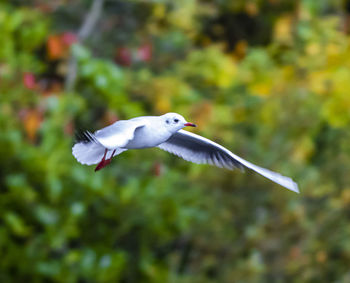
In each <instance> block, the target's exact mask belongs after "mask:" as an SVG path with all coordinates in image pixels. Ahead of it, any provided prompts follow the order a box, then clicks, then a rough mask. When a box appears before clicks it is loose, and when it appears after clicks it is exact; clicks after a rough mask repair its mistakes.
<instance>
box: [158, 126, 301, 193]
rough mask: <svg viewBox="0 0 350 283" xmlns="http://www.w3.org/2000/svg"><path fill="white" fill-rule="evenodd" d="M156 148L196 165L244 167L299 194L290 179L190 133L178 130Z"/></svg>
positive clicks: (296, 186) (229, 167) (228, 167)
mask: <svg viewBox="0 0 350 283" xmlns="http://www.w3.org/2000/svg"><path fill="white" fill-rule="evenodd" d="M158 147H159V148H161V149H163V150H165V151H168V152H170V153H172V154H175V155H177V156H179V157H181V158H183V159H185V160H187V161H190V162H194V163H197V164H201V163H208V164H212V165H215V166H217V167H224V168H227V169H230V170H233V169H234V168H240V169H244V167H246V168H249V169H251V170H253V171H255V172H257V173H259V174H260V175H262V176H264V177H266V178H268V179H270V180H271V181H273V182H275V183H277V184H279V185H281V186H283V187H285V188H287V189H289V190H291V191H294V192H297V193H299V189H298V185H297V183H295V182H294V181H293V180H292V179H291V178H289V177H285V176H282V175H281V174H279V173H276V172H273V171H270V170H268V169H265V168H262V167H259V166H257V165H254V164H252V163H250V162H248V161H246V160H244V159H243V158H241V157H239V156H237V155H235V154H233V153H232V152H231V151H229V150H228V149H226V148H225V147H223V146H221V145H219V144H217V143H215V142H213V141H211V140H209V139H206V138H204V137H201V136H199V135H196V134H193V133H191V132H187V131H184V130H180V131H178V132H176V133H175V134H174V135H172V136H171V137H170V138H169V139H168V140H167V141H166V142H164V143H162V144H160V145H158Z"/></svg>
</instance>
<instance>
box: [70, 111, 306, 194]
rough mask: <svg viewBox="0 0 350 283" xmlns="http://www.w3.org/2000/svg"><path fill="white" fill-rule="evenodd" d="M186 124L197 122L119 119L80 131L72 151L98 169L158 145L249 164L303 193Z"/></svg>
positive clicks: (204, 159) (230, 165) (197, 159)
mask: <svg viewBox="0 0 350 283" xmlns="http://www.w3.org/2000/svg"><path fill="white" fill-rule="evenodd" d="M184 127H196V125H195V124H193V123H189V122H187V121H186V120H185V118H184V117H182V116H181V115H180V114H177V113H167V114H164V115H162V116H142V117H136V118H133V119H130V120H119V121H117V122H115V123H114V124H112V125H110V126H107V127H105V128H103V129H101V130H98V131H96V132H94V133H91V132H89V131H85V132H83V133H82V134H80V135H79V136H78V139H77V142H76V143H75V144H74V146H73V148H72V153H73V156H74V157H75V158H76V159H77V161H78V162H80V163H81V164H86V165H93V164H97V167H96V168H95V171H98V170H100V169H102V168H104V167H106V166H107V165H108V164H110V162H111V160H112V158H113V157H114V156H116V155H118V154H121V153H122V152H124V151H126V150H128V149H142V148H150V147H158V148H160V149H162V150H165V151H168V152H170V153H172V154H175V155H177V156H179V157H181V158H183V159H185V160H187V161H190V162H193V163H197V164H202V163H207V164H211V165H214V166H217V167H221V168H227V169H230V170H233V169H234V168H239V169H241V170H243V169H244V168H248V169H251V170H253V171H255V172H257V173H259V174H260V175H262V176H264V177H266V178H268V179H270V180H271V181H273V182H275V183H277V184H279V185H281V186H283V187H285V188H287V189H289V190H291V191H294V192H296V193H299V189H298V185H297V183H295V182H294V181H293V180H292V179H291V178H289V177H285V176H282V175H281V174H279V173H275V172H272V171H270V170H268V169H265V168H262V167H259V166H257V165H254V164H252V163H250V162H248V161H246V160H244V159H243V158H241V157H239V156H237V155H235V154H233V153H232V152H231V151H229V150H228V149H226V148H225V147H223V146H221V145H219V144H217V143H215V142H213V141H211V140H209V139H206V138H204V137H202V136H199V135H196V134H194V133H191V132H188V131H185V130H183V128H184Z"/></svg>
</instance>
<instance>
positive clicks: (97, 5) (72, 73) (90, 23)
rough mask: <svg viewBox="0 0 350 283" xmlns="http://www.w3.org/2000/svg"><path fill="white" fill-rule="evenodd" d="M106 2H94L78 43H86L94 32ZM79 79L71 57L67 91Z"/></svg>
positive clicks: (80, 31) (97, 0) (75, 64)
mask: <svg viewBox="0 0 350 283" xmlns="http://www.w3.org/2000/svg"><path fill="white" fill-rule="evenodd" d="M103 3H104V0H93V2H92V4H91V8H90V11H89V13H88V14H87V15H86V17H85V19H84V22H83V24H82V26H81V27H80V29H79V31H78V42H83V41H85V40H86V39H87V38H88V37H89V36H90V34H91V32H92V31H93V29H94V27H95V25H96V23H97V22H98V19H99V18H100V16H101V14H102V8H103ZM76 78H77V60H76V58H75V57H74V56H71V57H70V59H69V63H68V71H67V75H66V82H65V89H66V91H71V90H72V89H73V87H74V85H75V81H76Z"/></svg>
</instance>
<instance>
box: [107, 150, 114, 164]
mask: <svg viewBox="0 0 350 283" xmlns="http://www.w3.org/2000/svg"><path fill="white" fill-rule="evenodd" d="M114 153H115V150H113V152H112V154H111V157H110V158H108V159H107V160H106V161H105V166H107V165H108V164H109V163H111V161H112V158H113V156H114Z"/></svg>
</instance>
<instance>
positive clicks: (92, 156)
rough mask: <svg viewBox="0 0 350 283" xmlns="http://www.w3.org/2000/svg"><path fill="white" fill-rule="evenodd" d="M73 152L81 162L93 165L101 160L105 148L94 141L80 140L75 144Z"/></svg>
mask: <svg viewBox="0 0 350 283" xmlns="http://www.w3.org/2000/svg"><path fill="white" fill-rule="evenodd" d="M72 153H73V155H74V157H75V158H76V159H77V160H78V162H80V163H81V164H86V165H92V164H97V163H99V162H100V161H101V159H102V157H103V155H104V153H105V148H104V147H103V146H102V145H101V144H97V143H94V142H87V143H85V142H78V143H76V144H75V145H74V146H73V148H72ZM107 154H108V152H107Z"/></svg>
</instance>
